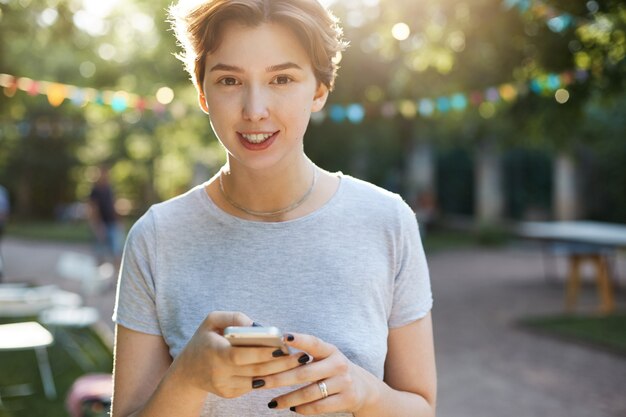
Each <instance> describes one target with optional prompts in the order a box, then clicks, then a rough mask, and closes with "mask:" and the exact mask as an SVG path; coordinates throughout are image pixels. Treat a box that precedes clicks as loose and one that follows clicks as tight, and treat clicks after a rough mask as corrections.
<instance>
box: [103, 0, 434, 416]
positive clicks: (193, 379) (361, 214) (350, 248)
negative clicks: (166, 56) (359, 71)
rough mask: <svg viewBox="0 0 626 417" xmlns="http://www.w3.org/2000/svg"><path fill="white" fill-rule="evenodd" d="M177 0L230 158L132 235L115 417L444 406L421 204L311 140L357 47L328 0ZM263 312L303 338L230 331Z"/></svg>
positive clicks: (204, 97) (189, 57)
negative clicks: (307, 145) (357, 173)
mask: <svg viewBox="0 0 626 417" xmlns="http://www.w3.org/2000/svg"><path fill="white" fill-rule="evenodd" d="M172 15H173V22H174V28H175V31H176V33H177V36H178V38H179V41H180V42H181V45H182V46H183V47H184V54H183V55H182V59H183V60H184V62H185V63H186V65H187V69H188V70H189V72H190V74H191V77H192V81H193V82H194V83H195V85H196V87H197V89H198V93H199V101H200V107H201V108H202V110H203V111H204V112H205V113H207V114H208V115H209V117H210V120H211V124H212V127H213V130H214V131H215V133H216V135H217V137H218V138H219V140H220V142H221V143H222V145H223V146H224V149H225V150H226V154H227V162H226V164H225V165H224V167H223V168H222V169H221V171H220V172H219V173H218V174H216V175H215V176H214V177H213V178H212V179H210V180H209V181H208V182H206V183H205V184H203V185H202V186H198V187H196V188H193V189H192V190H190V191H189V192H187V193H186V194H184V195H182V196H179V197H177V198H174V199H172V200H169V201H166V202H164V203H161V204H157V205H155V206H153V207H152V208H151V209H150V210H149V211H148V212H147V213H146V214H145V215H144V216H143V217H142V218H141V219H140V220H139V221H138V222H137V223H136V224H135V225H134V227H133V228H132V230H131V232H130V234H129V236H128V240H127V244H126V247H125V254H124V260H123V267H122V271H121V273H120V282H119V287H118V297H117V302H116V310H115V314H114V320H115V322H116V326H117V331H116V345H115V370H114V374H115V389H114V401H113V417H125V416H131V415H132V416H168V417H170V416H181V417H182V416H215V417H218V416H219V417H245V416H281V415H284V416H287V415H294V412H295V413H296V414H302V415H324V416H349V415H354V416H358V417H366V416H376V417H384V416H393V417H403V416H433V415H434V414H435V396H436V374H435V361H434V349H433V339H432V327H431V317H430V310H431V307H432V297H431V291H430V283H429V276H428V268H427V265H426V260H425V256H424V252H423V249H422V246H421V242H420V238H419V233H418V229H417V224H416V221H415V215H414V214H413V212H412V211H411V210H410V208H409V207H408V206H407V205H406V204H405V203H404V201H402V199H401V198H400V197H399V196H397V195H395V194H392V193H389V192H387V191H384V190H382V189H380V188H378V187H376V186H374V185H371V184H368V183H366V182H363V181H360V180H357V179H355V178H352V177H350V176H347V175H343V174H341V173H329V172H326V171H324V170H323V169H321V168H319V167H317V166H316V165H315V164H314V163H313V162H311V160H309V159H308V158H307V156H306V155H305V153H304V150H303V137H304V133H305V131H306V128H307V124H308V122H309V118H310V115H311V112H315V111H319V110H321V109H322V108H323V106H324V104H325V102H326V99H327V97H328V94H329V91H330V90H331V89H332V87H333V82H334V77H335V73H336V69H337V67H336V65H335V64H334V62H333V59H334V58H335V56H336V55H337V53H338V52H339V51H340V50H342V49H343V48H344V46H345V44H344V43H343V41H342V40H341V30H340V28H339V26H338V25H337V22H336V20H335V19H334V18H333V17H332V15H331V14H330V13H329V12H328V11H326V10H325V9H324V8H323V7H322V6H320V4H319V3H317V1H316V0H213V1H211V0H209V1H203V2H196V4H195V5H194V6H193V7H190V8H183V7H182V6H180V5H179V6H176V7H174V8H172ZM253 320H254V321H256V322H260V323H263V324H264V325H267V326H277V327H279V328H280V329H283V330H284V331H288V332H289V333H288V334H287V335H286V336H285V339H286V340H287V344H288V345H289V346H290V347H292V348H293V352H294V353H292V354H289V355H282V354H281V352H280V351H275V349H272V348H259V347H232V346H231V345H230V344H229V342H228V341H227V340H226V339H225V338H224V336H223V330H224V328H226V327H227V326H250V325H251V324H252V323H253ZM295 352H297V353H295Z"/></svg>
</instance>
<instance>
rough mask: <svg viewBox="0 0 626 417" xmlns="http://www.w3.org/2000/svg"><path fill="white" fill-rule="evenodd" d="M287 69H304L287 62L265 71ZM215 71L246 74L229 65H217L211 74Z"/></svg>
mask: <svg viewBox="0 0 626 417" xmlns="http://www.w3.org/2000/svg"><path fill="white" fill-rule="evenodd" d="M286 69H297V70H302V67H301V66H300V65H298V64H295V63H293V62H285V63H284V64H278V65H271V66H269V67H267V68H265V71H267V72H276V71H284V70H286ZM213 71H228V72H237V73H242V72H244V70H243V69H242V68H239V67H236V66H234V65H227V64H215V65H213V66H212V67H211V69H210V70H209V72H213Z"/></svg>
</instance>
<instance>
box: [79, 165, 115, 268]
mask: <svg viewBox="0 0 626 417" xmlns="http://www.w3.org/2000/svg"><path fill="white" fill-rule="evenodd" d="M99 170H100V172H99V176H98V179H97V180H96V182H95V183H94V186H93V188H92V189H91V193H90V194H89V203H88V206H89V208H88V210H87V218H88V221H89V226H90V227H91V230H92V232H93V234H94V236H95V239H96V243H95V246H96V257H97V261H98V264H102V263H104V262H107V261H110V262H112V263H113V265H114V266H115V269H116V270H117V269H118V267H119V265H120V261H121V255H122V247H123V243H124V235H123V232H122V226H121V223H120V221H119V217H118V214H117V212H116V210H115V194H114V192H113V187H112V186H111V183H110V180H109V170H110V168H109V167H108V166H107V165H102V166H100V168H99Z"/></svg>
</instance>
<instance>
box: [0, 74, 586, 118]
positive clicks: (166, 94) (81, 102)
mask: <svg viewBox="0 0 626 417" xmlns="http://www.w3.org/2000/svg"><path fill="white" fill-rule="evenodd" d="M587 78H588V72H587V71H586V70H580V69H579V70H576V71H566V72H563V73H560V74H545V75H542V76H539V77H535V78H532V79H530V80H529V81H527V82H515V83H513V82H510V83H505V84H501V85H498V86H492V87H489V88H486V89H484V90H480V91H472V92H470V93H464V92H456V93H452V94H450V95H446V96H440V97H434V98H432V97H424V98H421V97H420V98H416V99H403V100H397V101H385V102H382V103H381V102H368V103H365V104H363V103H347V104H337V103H336V104H331V105H329V106H328V107H327V109H325V110H323V111H321V112H317V113H314V114H313V115H312V120H313V122H316V123H319V122H322V121H323V120H325V119H326V118H329V119H330V120H331V121H332V122H335V123H342V122H349V123H353V124H359V123H362V122H363V120H364V119H365V118H366V116H370V117H372V116H382V117H383V118H386V119H389V118H393V117H395V116H397V115H401V116H402V117H404V118H405V119H414V118H416V117H418V116H419V117H422V118H429V117H434V116H435V115H445V114H449V113H455V112H456V113H458V112H463V111H466V110H467V109H468V108H470V107H475V108H477V109H478V111H479V113H480V115H481V116H483V117H484V118H490V117H492V116H493V115H494V114H495V110H496V108H495V105H496V104H498V103H511V102H513V101H515V100H517V99H518V98H519V97H520V96H523V95H526V94H527V93H528V92H529V91H530V92H532V93H534V94H537V95H541V96H546V97H548V96H553V97H554V98H555V100H556V101H557V102H559V103H561V104H563V103H565V102H567V100H568V99H569V93H568V92H567V90H565V88H566V87H567V86H569V85H571V84H573V83H574V82H579V83H582V82H585V81H586V80H587ZM0 87H2V88H3V89H4V94H5V95H6V96H7V97H13V96H14V95H15V93H16V91H17V90H21V91H24V92H26V93H27V94H28V95H31V96H34V95H37V94H43V95H46V96H47V98H48V102H49V103H50V105H52V106H54V107H58V106H60V105H61V104H63V103H64V102H65V101H66V100H68V101H69V102H71V103H72V104H74V105H76V106H85V105H87V104H88V103H93V104H96V105H101V106H109V107H111V109H112V110H113V111H114V112H115V113H123V112H125V111H126V110H128V109H135V110H138V111H139V112H140V113H141V112H144V111H145V110H152V111H153V112H154V114H156V115H157V116H159V117H162V116H163V115H165V114H166V113H168V114H169V115H171V116H172V117H173V118H174V119H180V118H182V117H184V116H185V115H186V114H187V113H188V109H187V105H186V104H185V103H183V102H181V101H174V100H173V98H174V92H173V90H171V89H170V88H168V87H162V88H160V89H159V91H158V92H157V94H156V96H155V98H154V99H152V98H147V97H140V96H138V95H136V94H131V93H128V92H126V91H110V90H105V91H100V90H96V89H94V88H81V87H76V86H73V85H66V84H60V83H53V82H47V81H36V80H32V79H30V78H24V77H21V78H17V77H15V76H13V75H9V74H0ZM564 97H566V98H564Z"/></svg>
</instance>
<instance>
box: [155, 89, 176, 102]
mask: <svg viewBox="0 0 626 417" xmlns="http://www.w3.org/2000/svg"><path fill="white" fill-rule="evenodd" d="M156 99H157V101H158V102H159V103H161V104H170V103H171V102H172V100H174V90H172V89H171V88H169V87H161V88H159V89H158V90H157V93H156Z"/></svg>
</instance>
